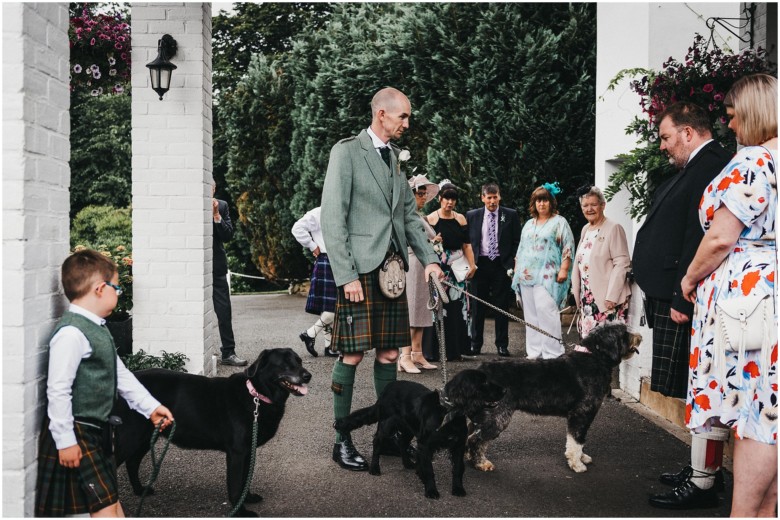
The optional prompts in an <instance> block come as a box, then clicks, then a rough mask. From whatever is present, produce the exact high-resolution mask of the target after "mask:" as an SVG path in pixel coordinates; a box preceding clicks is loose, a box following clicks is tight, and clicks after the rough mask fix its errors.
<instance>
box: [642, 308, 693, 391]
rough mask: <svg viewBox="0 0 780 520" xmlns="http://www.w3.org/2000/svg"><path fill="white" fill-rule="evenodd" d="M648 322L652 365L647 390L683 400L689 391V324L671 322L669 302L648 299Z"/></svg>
mask: <svg viewBox="0 0 780 520" xmlns="http://www.w3.org/2000/svg"><path fill="white" fill-rule="evenodd" d="M645 311H646V313H647V320H648V324H649V325H650V326H651V328H652V329H653V366H652V370H651V372H650V389H651V390H653V391H654V392H660V393H662V394H663V395H665V396H667V397H679V398H681V399H685V396H686V393H687V391H688V364H689V355H690V348H691V323H690V322H688V323H683V324H682V325H679V324H677V323H675V322H674V321H672V318H671V302H667V301H663V300H656V299H655V298H647V300H646V309H645Z"/></svg>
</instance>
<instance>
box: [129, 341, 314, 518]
mask: <svg viewBox="0 0 780 520" xmlns="http://www.w3.org/2000/svg"><path fill="white" fill-rule="evenodd" d="M135 376H136V377H137V378H138V380H139V381H140V382H141V384H143V385H144V386H145V387H146V388H147V389H148V390H149V392H151V394H152V395H153V396H155V397H156V398H157V399H158V400H159V401H160V402H161V403H162V404H163V405H165V406H167V407H168V408H169V409H170V410H171V412H172V413H173V418H174V420H175V421H176V432H175V433H174V435H173V438H172V440H171V442H172V443H173V444H175V445H177V446H179V447H182V448H190V449H198V450H218V451H222V452H224V453H225V454H226V455H227V488H228V498H229V499H230V502H231V503H232V504H236V502H238V500H239V499H240V497H241V493H242V491H243V489H244V485H245V483H246V479H247V475H248V472H249V465H250V457H251V455H252V451H251V450H252V449H253V448H257V447H258V446H262V445H263V444H265V443H266V442H268V441H269V440H270V439H271V438H272V437H273V436H274V435H275V434H276V430H277V428H278V427H279V423H280V421H281V420H282V417H283V416H284V408H285V403H286V402H287V398H288V397H289V396H290V395H295V396H301V395H306V393H308V387H307V383H309V381H310V380H311V374H310V373H309V371H308V370H306V369H305V368H303V365H302V362H301V358H300V357H299V356H298V355H297V354H296V353H295V352H294V351H293V350H292V349H289V348H275V349H270V350H264V351H263V352H261V353H260V356H259V357H258V358H257V360H256V361H255V362H254V363H252V365H250V366H249V367H248V368H247V369H246V370H245V371H242V372H239V373H236V374H232V375H230V376H229V377H205V376H198V375H192V374H185V373H182V372H173V371H170V370H163V369H150V370H141V371H139V372H136V373H135ZM252 390H254V391H255V393H256V394H258V395H260V396H261V397H259V398H258V399H259V403H260V404H259V410H258V411H259V421H258V433H257V442H256V444H255V446H254V447H252V446H250V444H251V441H252V426H253V421H254V411H255V402H254V400H255V397H254V396H253V395H252V394H251V391H252ZM114 414H115V415H118V416H119V417H120V418H121V419H122V425H121V426H120V427H119V428H118V429H117V452H116V453H117V464H122V463H123V462H124V463H125V465H126V467H127V474H128V476H129V478H130V483H131V485H132V486H133V491H134V492H135V494H137V495H140V494H141V493H142V492H143V485H142V484H141V482H140V480H139V478H138V468H139V466H140V464H141V460H142V459H143V458H144V456H145V455H146V452H148V451H149V441H150V439H151V436H152V433H153V432H154V427H153V425H152V424H151V423H150V422H149V420H147V419H145V418H144V417H143V416H142V415H141V414H138V413H136V412H134V411H132V410H130V409H129V408H128V406H127V404H126V402H125V401H124V399H119V400H118V404H117V407H116V409H115V411H114ZM170 431H171V428H168V429H166V430H165V431H164V433H163V434H164V435H168V433H169V432H170ZM150 491H151V490H150ZM261 500H262V497H261V496H260V495H257V494H254V493H249V494H247V497H246V500H245V502H247V503H253V502H259V501H261ZM237 515H240V516H257V515H256V514H255V513H254V512H252V511H249V510H248V509H246V508H244V507H243V506H242V508H241V509H240V510H239V511H238V512H237Z"/></svg>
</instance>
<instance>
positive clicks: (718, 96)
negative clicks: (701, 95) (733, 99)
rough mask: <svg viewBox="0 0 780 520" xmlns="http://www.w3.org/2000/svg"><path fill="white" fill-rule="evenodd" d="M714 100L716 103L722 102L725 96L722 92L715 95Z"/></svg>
mask: <svg viewBox="0 0 780 520" xmlns="http://www.w3.org/2000/svg"><path fill="white" fill-rule="evenodd" d="M712 99H714V100H715V101H720V100H721V99H723V94H721V93H720V92H718V93H717V94H715V95H714V96H712Z"/></svg>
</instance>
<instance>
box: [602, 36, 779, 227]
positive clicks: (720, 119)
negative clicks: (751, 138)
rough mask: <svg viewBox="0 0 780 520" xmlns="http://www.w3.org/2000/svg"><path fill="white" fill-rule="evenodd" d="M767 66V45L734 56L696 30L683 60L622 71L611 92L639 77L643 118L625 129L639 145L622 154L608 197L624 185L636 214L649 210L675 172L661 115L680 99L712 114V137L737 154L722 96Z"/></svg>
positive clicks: (636, 88)
mask: <svg viewBox="0 0 780 520" xmlns="http://www.w3.org/2000/svg"><path fill="white" fill-rule="evenodd" d="M768 70H769V64H768V63H767V61H766V51H765V50H764V49H762V48H760V47H759V48H756V49H745V50H743V51H741V52H739V53H736V54H735V53H731V52H729V51H726V50H723V49H719V48H718V47H714V46H713V47H711V48H710V47H709V45H708V42H707V40H706V39H705V38H704V37H703V36H701V35H698V34H697V35H696V37H695V38H694V40H693V45H692V46H691V47H689V48H688V53H687V54H686V55H685V58H684V59H683V60H677V59H675V58H673V57H669V59H668V60H667V61H666V62H664V63H663V64H662V66H661V68H660V69H659V70H650V69H642V68H636V69H625V70H622V71H620V72H619V73H618V74H617V76H615V78H613V79H612V81H611V82H610V84H609V86H608V90H614V89H615V86H616V85H617V84H618V82H620V81H621V80H623V79H625V78H627V77H632V78H637V77H638V79H634V80H632V81H631V82H630V83H629V88H630V89H631V90H633V91H634V92H636V93H637V94H638V95H639V97H640V99H639V106H640V107H641V108H642V116H635V117H634V120H633V121H631V123H630V124H629V125H628V126H627V127H626V134H628V135H636V136H637V145H638V146H637V147H636V148H635V149H633V150H631V151H630V152H628V153H625V154H621V155H619V156H618V159H619V160H621V161H622V162H621V165H620V167H619V168H618V170H617V171H616V172H615V173H614V174H613V175H612V177H611V178H610V180H609V186H608V187H607V189H606V193H605V194H606V196H607V198H609V199H611V198H612V197H613V196H614V195H615V194H616V193H617V192H619V191H620V190H621V189H623V188H625V189H626V190H627V191H628V193H629V197H630V205H629V208H628V209H629V212H630V214H631V217H632V218H634V219H638V218H640V217H642V216H643V215H645V214H646V213H647V210H648V209H649V207H650V202H651V201H652V195H653V193H654V191H655V188H657V187H658V185H659V184H661V183H663V182H664V180H666V179H668V178H669V176H670V175H673V174H674V173H675V170H674V169H673V167H672V166H670V165H669V162H668V161H667V158H666V156H665V155H664V154H663V153H662V152H661V150H660V149H659V143H658V124H659V123H660V121H658V120H657V116H658V115H659V114H660V113H661V112H662V111H663V110H664V109H665V108H666V107H667V106H668V105H670V104H672V103H675V102H677V101H690V102H692V103H695V104H697V105H699V106H701V107H702V108H704V109H705V110H706V111H707V112H708V114H709V115H710V121H711V123H712V127H713V137H714V138H715V139H716V140H718V141H719V142H720V143H721V144H722V145H723V146H724V147H726V148H727V149H728V150H730V151H731V152H734V151H735V149H736V142H735V140H734V136H733V134H732V133H731V131H729V130H728V128H727V126H726V125H727V121H726V108H725V107H724V106H723V98H724V97H725V95H726V92H728V90H729V88H731V85H733V84H734V82H735V81H736V80H737V79H739V78H741V77H743V76H746V75H749V74H755V73H757V72H767V71H768Z"/></svg>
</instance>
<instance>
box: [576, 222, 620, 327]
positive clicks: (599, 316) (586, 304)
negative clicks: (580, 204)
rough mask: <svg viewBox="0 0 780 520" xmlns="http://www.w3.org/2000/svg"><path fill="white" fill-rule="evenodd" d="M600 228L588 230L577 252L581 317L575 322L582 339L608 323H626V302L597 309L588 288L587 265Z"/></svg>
mask: <svg viewBox="0 0 780 520" xmlns="http://www.w3.org/2000/svg"><path fill="white" fill-rule="evenodd" d="M600 231H601V228H596V229H589V230H588V231H587V232H586V233H585V236H584V237H582V241H581V243H580V248H579V250H578V251H577V258H576V262H577V269H578V270H579V272H580V309H581V310H582V317H581V318H580V320H579V321H578V322H577V328H578V329H579V332H580V336H582V337H583V338H584V337H585V336H587V335H588V334H590V332H591V331H592V330H593V329H595V328H596V327H598V326H599V325H603V324H604V323H606V322H608V321H614V320H618V321H619V322H620V323H626V322H627V321H628V300H626V301H625V302H624V303H621V304H620V305H616V306H615V308H613V309H612V310H607V309H599V306H598V305H597V304H596V300H595V298H594V297H593V291H592V290H591V287H590V274H589V272H588V271H589V269H588V265H590V253H591V251H593V244H595V243H596V240H597V239H598V236H599V232H600Z"/></svg>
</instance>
